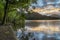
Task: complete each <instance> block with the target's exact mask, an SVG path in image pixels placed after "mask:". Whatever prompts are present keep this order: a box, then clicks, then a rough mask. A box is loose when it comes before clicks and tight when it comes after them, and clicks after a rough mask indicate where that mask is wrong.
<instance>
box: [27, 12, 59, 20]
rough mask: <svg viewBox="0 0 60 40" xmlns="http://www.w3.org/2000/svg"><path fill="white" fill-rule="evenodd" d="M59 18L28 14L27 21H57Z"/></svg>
mask: <svg viewBox="0 0 60 40" xmlns="http://www.w3.org/2000/svg"><path fill="white" fill-rule="evenodd" d="M57 19H60V18H58V17H52V16H45V15H41V14H39V13H31V14H26V20H57Z"/></svg>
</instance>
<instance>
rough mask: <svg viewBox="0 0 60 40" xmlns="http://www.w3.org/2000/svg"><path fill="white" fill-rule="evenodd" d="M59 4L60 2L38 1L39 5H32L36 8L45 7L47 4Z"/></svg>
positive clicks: (55, 0) (54, 0) (58, 0)
mask: <svg viewBox="0 0 60 40" xmlns="http://www.w3.org/2000/svg"><path fill="white" fill-rule="evenodd" d="M46 3H47V4H56V5H57V4H59V3H60V0H47V1H45V0H37V4H32V5H34V6H40V7H41V6H44V5H45V4H46Z"/></svg>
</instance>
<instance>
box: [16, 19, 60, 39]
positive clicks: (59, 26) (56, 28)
mask: <svg viewBox="0 0 60 40" xmlns="http://www.w3.org/2000/svg"><path fill="white" fill-rule="evenodd" d="M25 28H26V30H25V31H24V32H23V33H22V31H21V30H20V31H18V32H17V36H18V38H19V39H20V40H60V20H57V21H56V20H26V22H25ZM41 30H42V31H41Z"/></svg>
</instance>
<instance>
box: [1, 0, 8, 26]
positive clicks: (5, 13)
mask: <svg viewBox="0 0 60 40" xmlns="http://www.w3.org/2000/svg"><path fill="white" fill-rule="evenodd" d="M7 9H8V0H6V4H5V6H4V16H3V20H2V23H1V24H2V25H3V24H4V23H5V21H6V15H7Z"/></svg>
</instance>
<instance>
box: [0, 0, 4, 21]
mask: <svg viewBox="0 0 60 40" xmlns="http://www.w3.org/2000/svg"><path fill="white" fill-rule="evenodd" d="M3 13H4V4H3V2H2V1H1V0H0V21H1V20H2V17H3V15H4V14H3Z"/></svg>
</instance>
